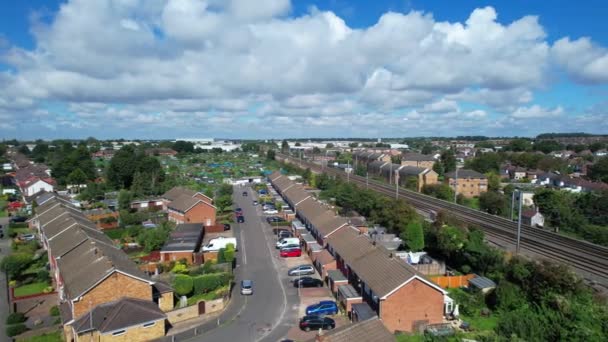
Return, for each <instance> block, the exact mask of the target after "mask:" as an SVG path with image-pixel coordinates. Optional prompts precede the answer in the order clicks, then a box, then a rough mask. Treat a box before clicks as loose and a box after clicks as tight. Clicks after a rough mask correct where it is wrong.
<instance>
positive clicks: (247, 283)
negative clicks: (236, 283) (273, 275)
mask: <svg viewBox="0 0 608 342" xmlns="http://www.w3.org/2000/svg"><path fill="white" fill-rule="evenodd" d="M241 294H242V295H246V296H250V295H252V294H253V280H243V281H241Z"/></svg>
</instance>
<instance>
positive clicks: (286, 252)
mask: <svg viewBox="0 0 608 342" xmlns="http://www.w3.org/2000/svg"><path fill="white" fill-rule="evenodd" d="M301 255H302V250H301V249H300V248H283V249H281V257H283V258H289V257H299V256H301Z"/></svg>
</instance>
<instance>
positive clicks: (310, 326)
mask: <svg viewBox="0 0 608 342" xmlns="http://www.w3.org/2000/svg"><path fill="white" fill-rule="evenodd" d="M335 327H336V322H335V321H334V320H333V319H331V318H329V317H321V316H316V315H310V316H304V317H302V318H300V329H302V330H304V331H311V330H319V329H323V330H331V329H333V328H335Z"/></svg>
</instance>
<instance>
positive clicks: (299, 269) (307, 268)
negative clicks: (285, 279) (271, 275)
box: [287, 265, 315, 276]
mask: <svg viewBox="0 0 608 342" xmlns="http://www.w3.org/2000/svg"><path fill="white" fill-rule="evenodd" d="M310 274H315V269H314V268H313V267H312V265H300V266H296V267H294V268H291V269H289V271H287V275H290V276H297V275H301V276H302V275H310Z"/></svg>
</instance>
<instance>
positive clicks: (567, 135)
mask: <svg viewBox="0 0 608 342" xmlns="http://www.w3.org/2000/svg"><path fill="white" fill-rule="evenodd" d="M590 137H608V134H591V133H584V132H577V133H542V134H539V135H537V136H536V137H523V136H494V137H493V136H484V135H458V136H455V137H442V136H425V137H378V138H362V137H325V138H269V139H230V138H216V140H229V141H239V142H242V143H246V142H259V141H264V140H272V141H281V140H285V139H289V140H290V141H300V142H302V141H313V142H320V141H327V140H350V141H361V142H375V141H377V140H378V139H381V140H383V141H384V140H390V141H395V140H401V141H407V140H409V141H418V140H438V141H446V140H466V141H485V140H503V139H525V140H538V139H557V138H590ZM66 141H70V142H81V141H86V142H100V141H115V142H125V141H136V142H146V141H147V142H157V141H158V142H160V141H180V139H177V140H176V139H125V138H119V139H97V138H94V137H88V138H83V139H49V140H46V139H36V140H18V139H2V141H0V144H6V145H20V144H24V143H37V142H47V143H48V142H56V143H62V142H66Z"/></svg>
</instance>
